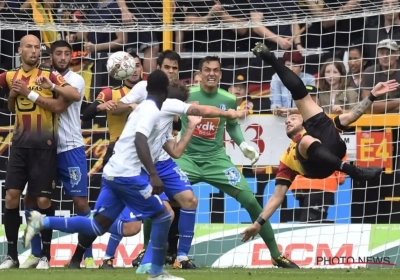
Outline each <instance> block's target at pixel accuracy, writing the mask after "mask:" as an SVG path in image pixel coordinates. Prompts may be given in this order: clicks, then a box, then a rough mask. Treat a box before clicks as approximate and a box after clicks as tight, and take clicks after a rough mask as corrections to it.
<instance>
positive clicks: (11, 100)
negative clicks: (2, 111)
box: [7, 90, 18, 113]
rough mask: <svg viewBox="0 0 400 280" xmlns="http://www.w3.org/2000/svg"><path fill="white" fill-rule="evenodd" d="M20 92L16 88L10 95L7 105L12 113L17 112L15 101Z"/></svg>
mask: <svg viewBox="0 0 400 280" xmlns="http://www.w3.org/2000/svg"><path fill="white" fill-rule="evenodd" d="M17 96H18V93H17V92H16V91H14V90H11V91H10V93H9V96H8V102H7V107H8V110H9V111H10V112H11V113H15V101H16V99H17Z"/></svg>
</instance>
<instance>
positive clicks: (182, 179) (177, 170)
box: [174, 166, 189, 183]
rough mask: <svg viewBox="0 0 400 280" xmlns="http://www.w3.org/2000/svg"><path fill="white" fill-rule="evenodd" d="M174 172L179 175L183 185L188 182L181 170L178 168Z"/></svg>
mask: <svg viewBox="0 0 400 280" xmlns="http://www.w3.org/2000/svg"><path fill="white" fill-rule="evenodd" d="M174 171H175V172H176V173H177V174H178V175H179V177H180V179H181V181H182V182H185V183H188V182H189V178H188V176H187V175H186V174H185V172H183V170H182V169H181V168H180V167H179V166H177V167H175V168H174Z"/></svg>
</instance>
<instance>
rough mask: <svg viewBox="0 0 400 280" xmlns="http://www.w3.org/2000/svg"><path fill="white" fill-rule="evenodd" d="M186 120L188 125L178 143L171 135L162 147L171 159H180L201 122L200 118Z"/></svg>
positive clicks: (191, 117) (190, 117) (193, 117)
mask: <svg viewBox="0 0 400 280" xmlns="http://www.w3.org/2000/svg"><path fill="white" fill-rule="evenodd" d="M188 120H189V123H188V126H187V128H186V130H185V134H183V136H182V138H181V139H180V140H179V142H177V141H176V140H175V138H173V137H172V135H171V139H170V140H168V141H167V142H166V143H165V145H164V147H163V148H164V150H165V151H166V152H167V153H168V154H169V155H170V156H171V157H172V158H180V157H181V156H182V155H183V152H184V151H185V149H186V147H187V145H188V144H189V142H190V139H192V136H193V133H194V130H195V129H196V126H197V125H198V124H199V123H200V122H201V117H197V116H189V117H188Z"/></svg>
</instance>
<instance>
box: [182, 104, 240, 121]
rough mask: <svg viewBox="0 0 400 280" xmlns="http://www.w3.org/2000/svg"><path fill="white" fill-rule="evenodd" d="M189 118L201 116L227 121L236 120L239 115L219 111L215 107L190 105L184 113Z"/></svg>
mask: <svg viewBox="0 0 400 280" xmlns="http://www.w3.org/2000/svg"><path fill="white" fill-rule="evenodd" d="M186 115H189V116H202V117H206V118H227V119H237V118H238V117H239V114H238V112H237V111H236V110H233V109H229V110H228V111H224V110H221V109H219V108H217V107H215V106H206V105H197V104H192V105H190V107H189V109H188V110H187V112H186Z"/></svg>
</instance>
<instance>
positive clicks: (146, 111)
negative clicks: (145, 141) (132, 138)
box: [136, 103, 160, 138]
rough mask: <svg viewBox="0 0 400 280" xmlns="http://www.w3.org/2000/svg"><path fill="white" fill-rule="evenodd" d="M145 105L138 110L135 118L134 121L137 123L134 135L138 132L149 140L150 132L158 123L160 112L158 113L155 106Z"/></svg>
mask: <svg viewBox="0 0 400 280" xmlns="http://www.w3.org/2000/svg"><path fill="white" fill-rule="evenodd" d="M147 104H149V103H147ZM147 104H146V106H142V107H141V108H140V109H139V112H138V115H137V116H136V120H137V122H138V124H137V128H136V133H138V132H139V133H141V134H143V135H144V136H146V137H147V138H149V136H150V134H151V131H152V130H153V128H154V126H155V125H156V123H157V122H158V119H159V114H160V111H158V110H157V108H156V107H155V106H150V104H149V105H147ZM136 110H137V108H136Z"/></svg>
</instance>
